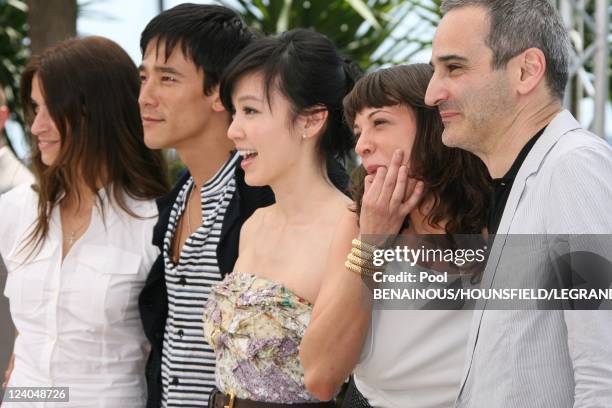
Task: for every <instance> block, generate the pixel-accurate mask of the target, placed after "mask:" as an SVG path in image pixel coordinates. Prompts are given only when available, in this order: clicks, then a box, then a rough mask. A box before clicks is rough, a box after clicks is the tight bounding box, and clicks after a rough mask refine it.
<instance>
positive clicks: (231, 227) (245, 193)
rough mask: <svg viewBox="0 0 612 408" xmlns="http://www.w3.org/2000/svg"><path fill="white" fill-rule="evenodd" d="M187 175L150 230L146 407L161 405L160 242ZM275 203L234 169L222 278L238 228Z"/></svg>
mask: <svg viewBox="0 0 612 408" xmlns="http://www.w3.org/2000/svg"><path fill="white" fill-rule="evenodd" d="M189 177H190V175H189V173H185V174H184V175H183V176H182V177H181V179H180V180H179V182H178V183H177V184H176V186H175V187H174V189H173V190H172V191H171V192H170V193H169V194H167V195H166V196H164V197H161V198H159V199H157V209H158V211H159V220H158V221H157V224H156V225H155V228H154V229H153V244H154V245H156V246H157V247H158V248H159V250H160V251H161V252H162V254H160V255H159V256H158V257H157V259H156V260H155V263H154V264H153V267H152V268H151V272H150V273H149V276H148V277H147V281H146V282H145V286H144V288H143V289H142V292H141V293H140V297H139V299H138V305H139V308H140V317H141V319H142V324H143V327H144V331H145V334H146V336H147V338H148V339H149V342H150V343H151V353H150V354H149V360H148V361H147V367H146V378H147V387H148V397H147V408H159V406H160V404H161V391H162V389H161V387H162V381H161V358H162V345H163V341H164V328H165V325H166V318H167V317H168V292H167V290H166V280H165V276H164V259H163V242H164V236H165V235H166V229H167V227H168V221H169V220H170V211H171V210H172V206H173V205H174V202H175V201H176V198H177V196H178V194H179V192H180V191H181V188H182V187H183V185H184V184H185V183H186V182H187V180H188V179H189ZM272 203H274V194H273V193H272V190H270V189H269V188H268V187H250V186H248V185H246V184H245V182H244V172H243V170H242V169H241V168H240V165H239V163H238V165H237V166H236V191H235V192H234V195H233V197H232V199H231V201H230V203H229V206H228V208H227V211H226V213H225V218H224V219H223V226H222V227H221V237H220V239H219V244H218V247H217V260H218V263H219V270H220V271H221V274H222V275H223V276H225V275H226V274H228V273H229V272H231V271H232V269H233V268H234V263H235V262H236V258H237V257H238V242H239V238H240V228H241V227H242V224H243V223H244V222H245V221H246V219H247V218H249V217H250V216H251V214H253V212H255V210H256V209H257V208H260V207H265V206H268V205H270V204H272ZM202 341H204V340H203V339H202Z"/></svg>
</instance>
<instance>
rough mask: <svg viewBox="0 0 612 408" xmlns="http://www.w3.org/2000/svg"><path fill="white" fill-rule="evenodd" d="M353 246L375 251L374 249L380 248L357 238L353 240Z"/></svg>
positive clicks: (366, 250) (370, 251)
mask: <svg viewBox="0 0 612 408" xmlns="http://www.w3.org/2000/svg"><path fill="white" fill-rule="evenodd" d="M352 244H353V248H357V249H360V250H362V251H365V252H369V253H374V251H376V250H378V248H376V247H375V246H374V245H370V244H368V243H367V242H363V241H360V240H358V239H357V238H355V239H353V241H352Z"/></svg>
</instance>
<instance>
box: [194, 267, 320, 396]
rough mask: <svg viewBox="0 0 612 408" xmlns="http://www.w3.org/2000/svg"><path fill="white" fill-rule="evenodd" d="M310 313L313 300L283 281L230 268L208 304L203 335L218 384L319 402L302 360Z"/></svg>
mask: <svg viewBox="0 0 612 408" xmlns="http://www.w3.org/2000/svg"><path fill="white" fill-rule="evenodd" d="M311 313H312V305H311V304H310V303H308V301H306V300H304V299H302V298H300V297H299V296H297V295H296V294H295V293H293V292H291V291H290V290H289V289H287V288H285V287H284V286H283V285H281V284H279V283H276V282H272V281H269V280H267V279H263V278H259V277H257V276H255V275H251V274H246V273H239V272H233V273H231V274H229V275H228V276H227V277H226V278H225V280H223V282H221V283H220V284H218V285H216V286H214V287H213V288H212V292H211V294H210V298H209V300H208V301H207V302H206V305H205V306H204V317H203V321H204V337H205V339H206V341H207V342H208V343H209V344H210V345H211V346H212V347H213V348H214V350H215V354H216V357H217V369H216V381H217V387H218V388H219V389H220V390H221V391H223V392H233V393H234V394H235V395H236V396H237V397H238V398H248V399H251V400H255V401H265V402H275V403H302V402H316V401H317V399H316V398H315V397H313V396H312V395H311V394H310V393H309V392H308V391H307V390H306V387H305V385H304V369H303V368H302V366H301V364H300V360H299V344H300V342H301V340H302V337H303V336H304V332H305V331H306V327H307V326H308V322H309V321H310V315H311Z"/></svg>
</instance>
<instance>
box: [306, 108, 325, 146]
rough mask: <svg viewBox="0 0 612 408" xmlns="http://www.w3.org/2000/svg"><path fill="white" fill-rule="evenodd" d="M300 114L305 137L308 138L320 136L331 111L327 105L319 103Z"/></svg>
mask: <svg viewBox="0 0 612 408" xmlns="http://www.w3.org/2000/svg"><path fill="white" fill-rule="evenodd" d="M300 116H301V120H302V122H303V129H304V134H303V137H304V136H305V137H304V138H305V139H306V138H311V137H314V136H318V135H319V134H320V133H321V132H322V131H323V129H324V127H325V122H326V121H327V117H328V116H329V112H328V111H327V108H326V107H325V106H323V105H317V106H314V107H312V108H309V109H307V110H306V111H305V112H303V113H302V114H301V115H300Z"/></svg>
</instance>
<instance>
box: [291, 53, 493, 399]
mask: <svg viewBox="0 0 612 408" xmlns="http://www.w3.org/2000/svg"><path fill="white" fill-rule="evenodd" d="M431 75H432V69H431V67H430V66H429V65H426V64H414V65H406V66H397V67H393V68H388V69H382V70H379V71H376V72H374V73H371V74H369V75H367V76H365V77H363V78H362V79H361V80H360V81H358V82H357V83H356V84H355V87H354V89H353V90H352V91H351V93H350V94H349V95H348V96H347V97H346V98H345V99H344V108H345V116H346V119H347V122H348V123H349V125H350V126H351V127H352V128H353V131H354V134H355V137H356V138H357V145H356V148H355V151H356V152H357V154H358V155H359V156H360V157H361V160H362V166H361V167H360V169H358V171H359V174H358V176H357V180H358V183H357V188H356V191H355V196H354V200H355V204H356V206H355V207H356V208H355V209H354V210H355V211H354V212H347V213H346V214H345V216H344V218H343V220H342V221H341V225H340V226H339V228H338V232H337V234H336V236H335V238H334V242H333V244H332V249H331V250H330V253H331V255H330V259H329V263H328V276H327V279H326V280H325V281H324V283H323V286H322V288H321V291H320V294H319V297H318V298H317V302H316V304H315V308H314V310H313V313H312V318H311V322H310V325H309V326H308V329H307V330H306V334H305V335H304V340H303V341H302V344H301V347H300V357H301V359H302V364H303V365H304V368H305V378H306V385H307V387H308V389H309V391H311V392H312V393H313V394H314V395H315V396H317V397H318V398H321V399H325V398H328V397H330V396H332V395H334V393H336V392H337V389H338V388H339V387H340V386H341V385H342V383H343V382H344V381H345V379H346V378H347V377H348V376H349V375H350V374H351V372H353V373H354V382H352V383H351V387H350V388H349V392H348V393H347V396H346V399H345V403H344V406H345V407H350V408H355V407H369V406H373V407H374V406H375V407H393V408H407V407H419V408H429V407H431V408H433V407H440V408H442V407H451V406H454V401H455V398H456V396H457V395H458V392H459V383H460V380H461V374H462V371H461V370H462V369H463V363H464V356H465V353H466V347H467V335H468V329H469V326H470V322H471V316H472V313H471V312H470V311H467V310H453V309H456V308H458V307H457V305H455V304H450V305H449V304H445V305H440V304H436V305H432V304H424V305H423V304H421V305H418V304H409V303H405V302H404V303H401V302H400V303H399V305H398V304H394V303H392V302H391V303H384V301H378V300H373V295H372V291H371V289H372V285H375V286H379V287H384V286H385V284H381V283H376V282H373V275H374V274H375V273H377V272H380V273H382V272H383V271H385V273H386V274H396V273H398V270H394V269H392V268H393V267H396V266H397V264H395V265H394V264H392V263H390V264H389V265H387V268H386V270H384V266H382V265H380V263H378V264H376V263H374V257H375V256H376V255H375V254H376V251H377V248H376V245H378V246H379V247H381V244H383V241H384V238H385V237H381V236H380V235H378V234H383V233H386V234H388V232H389V231H396V232H397V234H398V236H397V237H396V238H395V240H396V241H395V242H396V243H398V242H408V243H410V244H411V245H412V246H411V247H412V248H419V247H421V245H422V244H424V245H425V246H424V247H427V248H430V247H431V248H441V247H445V246H448V247H453V245H456V246H457V245H459V244H458V240H459V239H460V238H459V236H458V234H473V236H472V238H474V237H476V242H477V243H481V244H483V245H484V240H483V239H481V238H482V234H483V232H484V231H485V225H486V209H487V201H488V198H489V194H490V192H489V191H490V190H489V180H488V176H487V171H486V168H485V166H484V164H483V163H482V162H481V161H480V160H479V159H478V158H477V157H476V156H474V155H472V154H470V153H468V152H465V151H462V150H459V149H453V148H447V147H445V146H444V145H443V144H442V140H441V135H442V130H443V124H442V121H441V118H440V116H439V113H438V111H437V109H432V108H430V107H427V106H426V105H425V103H424V97H425V92H426V89H427V85H428V83H429V79H430V78H431ZM372 244H374V245H372ZM347 254H348V256H347ZM407 266H408V264H406V263H404V264H400V268H401V269H399V271H405V270H406V269H405V268H406V267H407ZM440 266H442V267H443V268H448V267H449V266H453V265H446V264H442V265H439V264H435V263H433V264H428V263H422V262H421V261H419V263H418V264H417V265H416V267H415V268H414V269H412V270H410V269H409V271H412V272H416V271H423V270H429V271H430V272H435V271H436V270H440V269H439V267H440ZM442 270H448V269H442ZM452 270H453V271H455V272H457V268H454V269H452ZM449 274H452V272H449ZM379 276H381V275H379ZM454 276H455V280H453V281H454V282H455V283H457V282H461V281H462V279H461V276H459V275H454ZM467 281H468V284H470V283H469V282H470V279H467ZM407 285H408V284H400V285H399V288H406V287H409V286H407ZM394 305H395V306H394ZM415 305H416V307H415ZM460 306H461V305H459V308H460ZM391 308H395V309H402V308H404V309H435V310H389V309H391ZM360 392H361V393H360Z"/></svg>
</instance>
